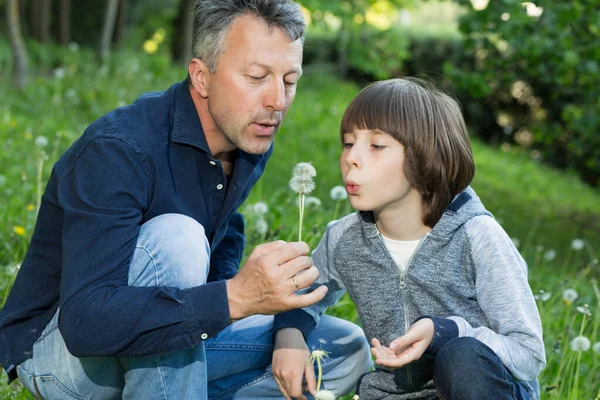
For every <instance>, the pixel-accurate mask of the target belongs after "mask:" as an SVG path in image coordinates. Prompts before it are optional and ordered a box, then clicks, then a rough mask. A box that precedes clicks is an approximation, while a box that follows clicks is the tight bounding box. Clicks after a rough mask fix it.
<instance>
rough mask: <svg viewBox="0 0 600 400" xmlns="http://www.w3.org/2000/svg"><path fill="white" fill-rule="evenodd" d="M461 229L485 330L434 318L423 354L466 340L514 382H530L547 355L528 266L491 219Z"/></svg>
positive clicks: (458, 319)
mask: <svg viewBox="0 0 600 400" xmlns="http://www.w3.org/2000/svg"><path fill="white" fill-rule="evenodd" d="M466 228H467V234H468V236H469V239H470V243H471V254H472V257H473V261H474V263H475V267H476V272H477V275H476V276H477V278H476V290H477V301H478V303H479V306H480V307H481V309H482V310H483V312H484V313H485V315H486V317H487V319H488V321H489V325H490V328H487V327H485V326H479V327H473V326H471V325H470V324H469V323H468V322H467V321H466V320H465V319H464V318H461V317H459V316H451V317H448V318H436V317H434V318H432V320H433V322H434V326H435V335H434V340H433V341H432V343H431V345H430V346H429V350H428V352H430V353H436V351H437V350H439V348H441V346H442V345H443V344H444V343H445V342H446V341H448V340H449V339H452V338H453V337H460V336H471V337H474V338H476V339H478V340H480V341H481V342H483V343H484V344H486V345H487V346H488V347H490V348H491V349H492V350H494V352H495V353H496V354H497V355H498V357H500V359H501V360H502V362H503V363H504V365H505V366H506V367H507V368H508V369H509V370H510V371H511V372H512V374H513V375H514V376H515V377H516V378H517V379H520V380H523V381H530V380H533V379H535V378H536V377H537V376H538V375H539V374H540V372H541V371H542V369H543V368H544V366H545V365H546V356H545V352H544V342H543V338H542V324H541V320H540V316H539V313H538V309H537V305H536V303H535V299H534V297H533V294H532V292H531V288H530V287H529V283H528V282H527V264H526V263H525V261H524V260H523V258H522V257H521V255H520V254H519V252H518V251H517V249H516V248H515V247H514V245H513V243H512V241H511V240H510V238H509V237H508V235H507V234H506V232H504V230H503V229H502V227H501V226H500V225H499V224H498V223H497V222H496V221H495V220H494V219H493V218H491V217H488V216H480V217H476V218H474V219H472V220H471V221H469V222H468V223H467V226H466Z"/></svg>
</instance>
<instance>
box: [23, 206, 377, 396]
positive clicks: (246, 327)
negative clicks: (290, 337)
mask: <svg viewBox="0 0 600 400" xmlns="http://www.w3.org/2000/svg"><path fill="white" fill-rule="evenodd" d="M209 260H210V247H209V244H208V240H207V239H206V236H205V234H204V229H203V227H202V226H201V225H200V224H198V223H197V222H196V221H195V220H193V219H191V218H189V217H186V216H183V215H178V214H165V215H161V216H159V217H156V218H154V219H152V220H150V221H148V222H147V223H146V224H144V225H143V226H142V229H141V232H140V235H139V238H138V241H137V246H136V250H135V253H134V255H133V259H132V262H131V266H130V270H129V285H132V286H163V285H164V286H175V287H179V288H181V289H185V288H189V287H193V286H196V285H202V284H204V283H206V278H207V276H208V270H209ZM124 307H126V305H124ZM59 312H60V309H59V310H58V311H57V313H56V314H55V315H54V317H53V318H52V320H51V321H50V323H49V324H48V325H47V326H46V328H45V329H44V331H43V332H42V334H41V336H40V338H39V339H38V340H37V341H36V342H35V344H34V346H33V357H32V358H30V359H28V360H26V361H24V362H23V363H21V364H20V365H18V366H17V373H18V375H19V379H20V380H21V381H22V382H23V384H24V385H25V387H27V389H29V390H30V391H31V392H32V393H33V394H35V395H37V396H39V397H42V398H47V399H65V398H66V399H69V398H70V399H118V398H123V399H209V398H210V399H215V400H217V399H219V400H220V399H273V398H283V396H282V395H281V393H280V391H279V389H278V387H277V384H276V383H275V380H274V379H273V373H272V371H271V358H272V352H273V331H272V326H273V317H272V316H267V315H254V316H251V317H248V318H245V319H243V320H240V321H237V322H234V323H232V324H230V325H229V326H227V327H226V328H225V329H224V330H223V331H221V332H220V333H219V334H217V335H216V336H214V337H211V338H206V339H205V340H203V341H202V342H201V343H199V344H198V345H196V346H195V347H193V348H191V349H184V350H180V351H176V352H172V353H168V354H161V355H152V356H144V357H86V358H77V357H74V356H72V355H71V354H70V353H69V352H68V350H67V348H66V346H65V343H64V340H63V338H62V336H61V334H60V331H59V329H58V325H57V322H58V313H59ZM307 344H308V347H309V348H310V349H311V350H312V349H315V348H319V349H320V348H322V349H324V350H327V351H328V352H329V353H330V356H329V357H328V358H326V359H325V360H324V363H323V385H324V387H325V388H327V389H329V390H331V391H333V392H334V393H336V394H338V395H342V394H344V393H348V392H350V391H351V390H352V389H353V386H354V383H355V382H356V380H357V379H358V377H359V376H360V375H361V374H363V373H364V372H366V371H367V370H368V369H369V367H370V365H371V356H370V352H369V345H368V343H367V341H366V339H365V338H364V334H363V332H362V330H361V329H360V328H359V327H358V326H356V325H354V324H352V323H350V322H347V321H344V320H341V319H338V318H333V317H329V316H323V318H322V319H321V320H320V322H319V324H318V325H317V326H316V328H315V329H314V331H313V333H312V334H311V335H310V337H309V338H308V340H307Z"/></svg>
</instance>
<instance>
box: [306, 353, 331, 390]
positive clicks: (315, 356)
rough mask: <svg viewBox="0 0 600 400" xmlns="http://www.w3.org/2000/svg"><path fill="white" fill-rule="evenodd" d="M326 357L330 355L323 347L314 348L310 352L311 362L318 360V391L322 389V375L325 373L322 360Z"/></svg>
mask: <svg viewBox="0 0 600 400" xmlns="http://www.w3.org/2000/svg"><path fill="white" fill-rule="evenodd" d="M325 357H329V353H328V352H326V351H325V350H322V349H318V350H313V351H312V352H311V353H310V357H309V361H310V362H312V363H314V362H315V361H316V362H317V370H318V376H317V392H318V391H319V389H321V377H322V375H323V369H322V367H321V362H322V361H323V359H324V358H325Z"/></svg>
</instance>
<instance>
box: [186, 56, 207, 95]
mask: <svg viewBox="0 0 600 400" xmlns="http://www.w3.org/2000/svg"><path fill="white" fill-rule="evenodd" d="M188 73H189V74H190V81H191V83H192V86H193V87H194V90H195V91H196V92H198V94H199V95H200V96H201V97H203V98H207V97H208V80H209V74H210V72H209V70H208V65H207V64H206V63H205V62H204V61H202V60H200V59H199V58H192V59H191V60H190V63H189V65H188Z"/></svg>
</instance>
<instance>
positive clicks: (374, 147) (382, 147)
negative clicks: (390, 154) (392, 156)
mask: <svg viewBox="0 0 600 400" xmlns="http://www.w3.org/2000/svg"><path fill="white" fill-rule="evenodd" d="M371 147H372V148H373V150H382V149H385V146H380V145H378V144H372V145H371Z"/></svg>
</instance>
